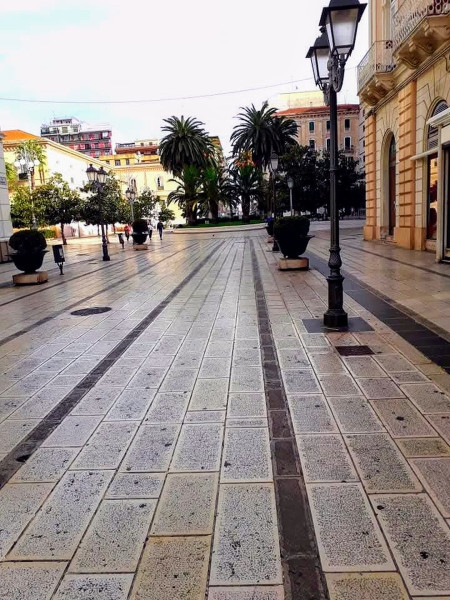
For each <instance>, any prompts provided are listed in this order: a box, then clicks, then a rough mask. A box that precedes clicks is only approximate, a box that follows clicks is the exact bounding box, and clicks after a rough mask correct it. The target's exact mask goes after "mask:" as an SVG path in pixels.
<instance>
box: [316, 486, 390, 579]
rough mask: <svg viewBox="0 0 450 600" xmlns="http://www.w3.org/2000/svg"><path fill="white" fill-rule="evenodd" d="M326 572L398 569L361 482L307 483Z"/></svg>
mask: <svg viewBox="0 0 450 600" xmlns="http://www.w3.org/2000/svg"><path fill="white" fill-rule="evenodd" d="M307 491H308V497H309V501H310V506H311V512H312V517H313V521H314V527H315V531H316V536H317V543H318V546H319V553H320V559H321V563H322V568H323V569H324V571H331V572H341V571H395V566H394V563H393V562H392V560H391V558H390V555H389V551H388V549H387V546H386V543H385V541H384V538H383V536H382V534H381V531H380V528H379V526H378V523H377V521H376V519H375V517H374V515H373V512H372V509H371V507H370V504H369V502H368V500H367V497H366V495H365V493H364V491H363V488H362V486H361V484H359V483H343V484H340V483H334V484H333V483H328V484H319V483H312V484H308V485H307Z"/></svg>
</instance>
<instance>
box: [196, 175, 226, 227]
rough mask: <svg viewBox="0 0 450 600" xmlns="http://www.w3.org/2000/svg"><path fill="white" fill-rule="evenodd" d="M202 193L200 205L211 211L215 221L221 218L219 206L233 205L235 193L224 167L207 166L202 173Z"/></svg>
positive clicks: (206, 211) (204, 210)
mask: <svg viewBox="0 0 450 600" xmlns="http://www.w3.org/2000/svg"><path fill="white" fill-rule="evenodd" d="M201 182H202V194H201V200H200V203H199V206H200V208H201V210H203V212H205V213H208V212H210V213H211V217H212V220H213V222H214V223H216V222H217V221H218V219H219V206H220V204H222V205H224V206H233V205H234V204H235V202H234V194H233V189H232V187H231V183H230V180H229V178H228V176H227V173H226V171H225V169H223V168H222V167H215V166H211V167H207V168H206V169H204V170H203V171H202V174H201Z"/></svg>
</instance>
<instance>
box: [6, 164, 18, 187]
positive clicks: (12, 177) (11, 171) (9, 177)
mask: <svg viewBox="0 0 450 600" xmlns="http://www.w3.org/2000/svg"><path fill="white" fill-rule="evenodd" d="M5 169H6V182H7V184H8V191H9V193H10V194H11V193H13V192H15V191H16V190H17V188H18V187H19V177H18V176H17V170H16V167H15V166H14V165H12V164H11V163H8V162H5Z"/></svg>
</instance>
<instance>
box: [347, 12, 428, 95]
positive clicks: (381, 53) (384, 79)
mask: <svg viewBox="0 0 450 600" xmlns="http://www.w3.org/2000/svg"><path fill="white" fill-rule="evenodd" d="M422 1H423V0H422ZM394 69H395V62H394V59H393V56H392V41H391V40H384V41H379V42H375V43H374V44H372V46H371V48H370V49H369V51H368V52H367V54H366V55H365V57H364V58H363V59H362V61H361V62H360V63H359V65H358V94H359V96H360V97H361V99H362V100H364V102H367V103H368V104H371V105H374V104H376V103H377V102H378V101H379V100H380V99H381V98H382V97H383V96H385V95H386V94H387V93H388V92H389V90H391V89H392V87H393V85H394V78H393V74H392V72H393V70H394Z"/></svg>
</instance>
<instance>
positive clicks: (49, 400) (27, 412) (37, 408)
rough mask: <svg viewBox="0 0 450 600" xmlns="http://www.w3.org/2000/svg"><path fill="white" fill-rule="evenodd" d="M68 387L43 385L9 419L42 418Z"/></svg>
mask: <svg viewBox="0 0 450 600" xmlns="http://www.w3.org/2000/svg"><path fill="white" fill-rule="evenodd" d="M70 391H71V388H70V387H52V386H49V387H44V388H42V390H40V391H39V392H37V393H36V394H34V396H31V398H30V399H29V400H27V401H26V402H24V403H23V404H22V405H21V406H20V408H18V409H17V410H16V411H15V412H14V413H13V414H12V415H11V417H10V418H11V419H42V418H43V417H45V416H46V415H47V414H48V413H49V412H50V411H51V410H52V408H54V407H55V406H56V405H57V404H58V403H59V402H60V401H61V400H62V399H63V398H64V397H65V396H66V395H67V394H68V393H69V392H70Z"/></svg>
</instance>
